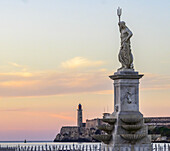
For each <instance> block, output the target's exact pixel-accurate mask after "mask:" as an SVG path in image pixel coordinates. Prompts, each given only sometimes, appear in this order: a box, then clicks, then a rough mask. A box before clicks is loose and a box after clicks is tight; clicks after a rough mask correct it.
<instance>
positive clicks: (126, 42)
mask: <svg viewBox="0 0 170 151" xmlns="http://www.w3.org/2000/svg"><path fill="white" fill-rule="evenodd" d="M121 12H122V10H121V9H120V8H118V10H117V14H118V16H119V23H118V25H119V30H120V38H121V47H120V52H119V55H118V57H119V61H120V63H121V64H122V67H121V68H119V70H121V69H133V55H132V53H131V48H130V38H131V37H132V35H133V34H132V32H131V31H130V30H129V28H128V27H127V26H126V23H125V22H124V21H120V16H121Z"/></svg>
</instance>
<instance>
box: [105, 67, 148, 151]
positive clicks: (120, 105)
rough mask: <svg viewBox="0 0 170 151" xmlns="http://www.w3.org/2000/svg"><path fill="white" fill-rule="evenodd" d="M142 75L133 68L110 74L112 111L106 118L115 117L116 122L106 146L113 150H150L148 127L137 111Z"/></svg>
mask: <svg viewBox="0 0 170 151" xmlns="http://www.w3.org/2000/svg"><path fill="white" fill-rule="evenodd" d="M142 76H143V75H141V74H138V72H135V71H134V70H133V69H124V70H120V71H118V72H115V74H114V75H111V76H110V78H111V79H112V80H114V112H113V113H112V114H111V115H110V117H108V119H115V121H116V122H115V123H114V124H112V125H114V128H113V131H112V133H111V134H112V139H111V140H110V142H109V143H108V145H107V147H111V148H114V149H115V150H124V149H125V150H126V149H128V150H129V149H130V150H134V151H135V150H136V151H138V150H139V151H140V150H142V151H145V150H147V151H149V150H151V141H150V138H149V137H148V128H147V126H146V125H145V124H144V119H143V115H142V114H141V113H140V112H139V79H140V78H142ZM106 122H107V121H106ZM107 123H109V122H107ZM103 146H106V145H103Z"/></svg>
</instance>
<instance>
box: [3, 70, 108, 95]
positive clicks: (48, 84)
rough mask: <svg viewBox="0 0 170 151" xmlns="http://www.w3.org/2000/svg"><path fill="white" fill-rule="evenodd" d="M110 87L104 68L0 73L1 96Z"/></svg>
mask: <svg viewBox="0 0 170 151" xmlns="http://www.w3.org/2000/svg"><path fill="white" fill-rule="evenodd" d="M23 75H24V76H23ZM28 75H29V74H28ZM108 89H111V83H110V80H109V78H108V77H107V75H106V73H105V72H104V70H101V71H100V70H95V71H93V72H92V71H91V72H90V71H89V72H87V71H86V72H84V73H83V72H79V73H74V72H68V71H65V72H56V71H44V72H32V73H30V76H25V74H24V73H23V74H21V73H20V72H19V73H9V74H8V73H1V74H0V96H1V97H14V96H16V97H17V96H45V95H61V94H71V93H85V92H94V91H103V90H108Z"/></svg>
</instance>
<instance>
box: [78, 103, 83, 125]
mask: <svg viewBox="0 0 170 151" xmlns="http://www.w3.org/2000/svg"><path fill="white" fill-rule="evenodd" d="M82 111H83V110H82V105H81V104H79V105H78V109H77V126H78V127H82V122H83V116H82Z"/></svg>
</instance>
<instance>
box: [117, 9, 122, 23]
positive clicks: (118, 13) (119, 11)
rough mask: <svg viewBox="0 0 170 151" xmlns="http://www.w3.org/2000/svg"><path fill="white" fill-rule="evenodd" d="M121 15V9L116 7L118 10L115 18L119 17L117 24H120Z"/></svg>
mask: <svg viewBox="0 0 170 151" xmlns="http://www.w3.org/2000/svg"><path fill="white" fill-rule="evenodd" d="M121 15H122V9H121V8H120V7H118V9H117V16H119V22H120V17H121Z"/></svg>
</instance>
